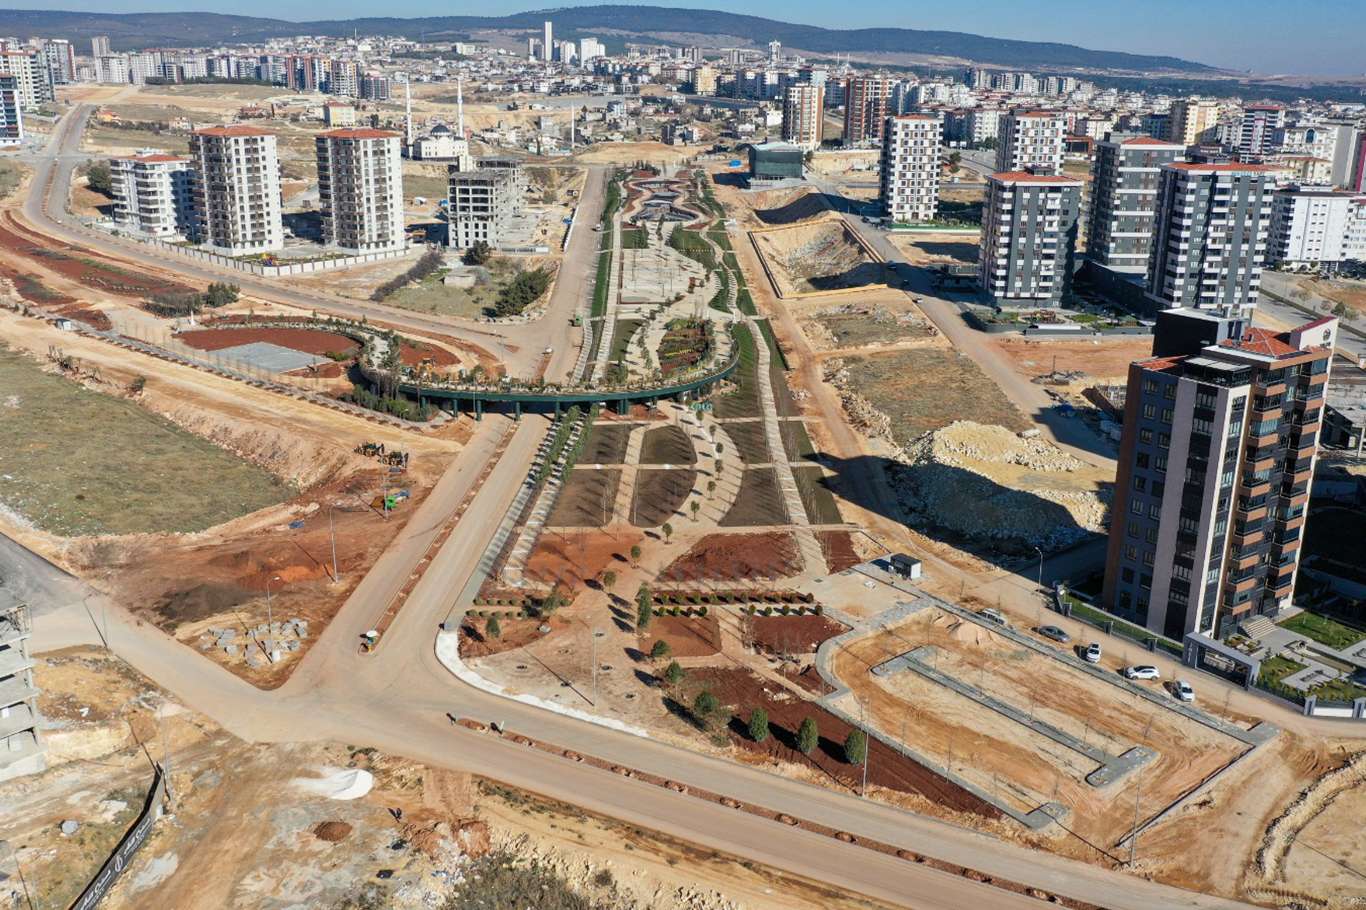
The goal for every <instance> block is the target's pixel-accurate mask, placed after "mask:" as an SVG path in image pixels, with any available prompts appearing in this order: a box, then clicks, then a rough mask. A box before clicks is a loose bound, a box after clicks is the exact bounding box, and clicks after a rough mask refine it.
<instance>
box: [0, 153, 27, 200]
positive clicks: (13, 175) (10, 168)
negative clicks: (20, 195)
mask: <svg viewBox="0 0 1366 910" xmlns="http://www.w3.org/2000/svg"><path fill="white" fill-rule="evenodd" d="M25 171H26V168H25V167H24V166H23V165H22V164H20V163H19V162H17V161H0V199H8V198H9V196H10V194H11V193H13V192H14V191H15V190H17V189H18V188H19V182H20V181H21V180H23V179H24V172H25Z"/></svg>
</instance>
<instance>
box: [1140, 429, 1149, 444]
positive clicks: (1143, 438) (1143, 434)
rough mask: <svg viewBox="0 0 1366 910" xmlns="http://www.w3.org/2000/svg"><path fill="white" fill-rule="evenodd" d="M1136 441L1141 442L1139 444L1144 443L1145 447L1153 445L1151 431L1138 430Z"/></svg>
mask: <svg viewBox="0 0 1366 910" xmlns="http://www.w3.org/2000/svg"><path fill="white" fill-rule="evenodd" d="M1138 441H1139V442H1141V443H1144V444H1145V445H1152V443H1153V431H1152V430H1139V431H1138Z"/></svg>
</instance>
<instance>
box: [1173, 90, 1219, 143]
mask: <svg viewBox="0 0 1366 910" xmlns="http://www.w3.org/2000/svg"><path fill="white" fill-rule="evenodd" d="M1218 125H1219V103H1218V102H1217V101H1215V100H1213V99H1211V98H1194V97H1192V98H1178V99H1177V100H1175V101H1173V102H1172V107H1171V133H1172V135H1171V141H1172V142H1175V143H1176V144H1178V145H1183V146H1187V147H1189V146H1192V145H1199V144H1200V143H1202V142H1207V141H1209V140H1211V139H1213V138H1214V131H1215V129H1216V128H1217V127H1218Z"/></svg>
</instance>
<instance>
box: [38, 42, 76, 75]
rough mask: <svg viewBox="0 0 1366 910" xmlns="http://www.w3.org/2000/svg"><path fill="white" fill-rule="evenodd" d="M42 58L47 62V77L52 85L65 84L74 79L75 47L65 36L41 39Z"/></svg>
mask: <svg viewBox="0 0 1366 910" xmlns="http://www.w3.org/2000/svg"><path fill="white" fill-rule="evenodd" d="M43 60H44V62H45V63H46V64H47V78H48V82H49V83H51V84H52V85H67V84H69V83H72V82H75V81H76V49H75V48H74V47H72V46H71V42H70V41H67V40H66V39H65V38H46V39H44V40H43Z"/></svg>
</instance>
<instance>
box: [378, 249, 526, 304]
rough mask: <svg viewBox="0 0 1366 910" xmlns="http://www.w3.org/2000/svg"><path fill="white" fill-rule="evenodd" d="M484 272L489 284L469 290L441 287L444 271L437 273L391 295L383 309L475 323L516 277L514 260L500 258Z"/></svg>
mask: <svg viewBox="0 0 1366 910" xmlns="http://www.w3.org/2000/svg"><path fill="white" fill-rule="evenodd" d="M485 268H487V269H488V270H489V276H490V278H489V280H488V281H480V282H478V283H476V284H475V286H474V287H472V288H457V287H448V286H447V285H444V284H442V283H441V279H442V277H443V276H444V275H445V274H446V271H445V270H444V269H439V270H437V271H436V272H435V273H434V274H432V275H429V276H428V277H426V278H424V279H423V280H422V281H421V282H419V283H417V284H415V285H411V286H409V287H406V288H403V289H401V290H398V291H395V292H394V293H392V294H390V295H389V296H388V297H386V298H384V305H385V306H394V307H398V308H399V309H402V310H410V311H412V312H414V313H431V314H433V315H436V316H454V317H456V318H459V319H474V318H475V317H477V316H481V315H484V312H485V310H490V311H491V310H492V308H493V304H494V301H496V300H497V299H498V293H499V292H500V291H501V290H502V289H503V288H504V287H506V286H507V285H508V283H509V282H511V281H512V279H513V278H515V277H517V273H518V271H519V267H518V266H517V264H516V263H515V262H514V261H513V260H511V259H505V258H502V257H499V256H495V257H493V258H492V259H490V260H489V261H488V263H487V264H486V265H485Z"/></svg>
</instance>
